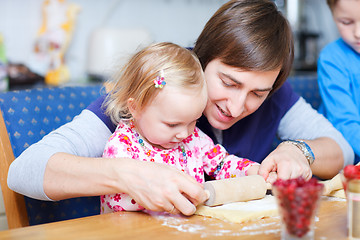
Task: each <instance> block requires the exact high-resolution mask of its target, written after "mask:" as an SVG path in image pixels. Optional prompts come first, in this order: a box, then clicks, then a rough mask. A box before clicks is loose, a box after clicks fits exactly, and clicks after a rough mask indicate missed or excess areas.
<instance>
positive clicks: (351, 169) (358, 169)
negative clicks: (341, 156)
mask: <svg viewBox="0 0 360 240" xmlns="http://www.w3.org/2000/svg"><path fill="white" fill-rule="evenodd" d="M344 176H345V177H346V178H347V179H348V180H350V179H360V165H357V166H354V165H347V166H346V167H345V168H344Z"/></svg>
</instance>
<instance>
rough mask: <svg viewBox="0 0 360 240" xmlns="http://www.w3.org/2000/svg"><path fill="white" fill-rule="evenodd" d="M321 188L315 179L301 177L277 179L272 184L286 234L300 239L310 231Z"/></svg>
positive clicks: (322, 186)
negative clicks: (306, 179)
mask: <svg viewBox="0 0 360 240" xmlns="http://www.w3.org/2000/svg"><path fill="white" fill-rule="evenodd" d="M323 188H324V185H323V184H321V183H319V182H318V181H317V180H316V179H315V178H312V179H311V180H309V181H305V180H304V179H303V178H302V177H299V178H296V179H289V180H281V179H279V180H277V181H276V182H275V183H274V184H273V192H274V194H275V196H276V198H277V202H278V206H279V211H280V215H281V216H282V221H283V222H284V223H285V225H286V228H287V231H288V233H290V234H291V235H294V236H297V237H302V236H304V235H305V234H306V233H307V232H308V231H309V230H310V226H311V224H312V222H313V220H314V216H315V214H316V210H317V208H318V202H319V201H318V200H319V199H320V197H321V193H322V190H323Z"/></svg>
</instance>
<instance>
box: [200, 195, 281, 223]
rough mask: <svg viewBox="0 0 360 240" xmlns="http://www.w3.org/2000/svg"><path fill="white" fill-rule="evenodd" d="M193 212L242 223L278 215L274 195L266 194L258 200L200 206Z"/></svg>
mask: <svg viewBox="0 0 360 240" xmlns="http://www.w3.org/2000/svg"><path fill="white" fill-rule="evenodd" d="M195 214H197V215H201V216H207V217H212V218H218V219H221V220H226V221H230V222H234V223H242V222H248V221H253V220H257V219H261V218H264V217H272V216H278V210H277V205H276V200H275V197H274V196H271V195H266V196H265V197H264V198H262V199H259V200H252V201H247V202H235V203H228V204H224V205H221V206H216V207H208V206H200V207H199V208H198V209H197V211H196V213H195Z"/></svg>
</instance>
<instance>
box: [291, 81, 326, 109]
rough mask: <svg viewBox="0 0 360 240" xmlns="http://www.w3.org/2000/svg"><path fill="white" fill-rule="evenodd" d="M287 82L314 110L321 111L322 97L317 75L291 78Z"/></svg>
mask: <svg viewBox="0 0 360 240" xmlns="http://www.w3.org/2000/svg"><path fill="white" fill-rule="evenodd" d="M287 81H288V82H289V83H290V85H291V86H292V87H293V89H294V91H295V92H296V93H297V94H299V95H300V96H302V97H303V98H304V99H305V100H306V102H308V103H310V104H311V106H312V107H313V108H314V109H316V110H317V109H319V106H320V104H321V96H320V92H319V85H318V81H317V75H316V74H309V75H300V76H291V77H289V78H288V80H287Z"/></svg>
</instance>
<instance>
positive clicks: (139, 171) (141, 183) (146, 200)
mask: <svg viewBox="0 0 360 240" xmlns="http://www.w3.org/2000/svg"><path fill="white" fill-rule="evenodd" d="M132 164H133V165H134V168H131V169H135V171H126V173H125V174H126V178H127V181H126V185H127V191H126V193H128V194H129V195H130V196H131V197H132V198H133V199H134V200H135V201H136V202H137V203H138V204H140V205H141V206H142V207H144V208H146V209H148V210H151V211H166V212H170V213H172V214H178V213H182V214H184V215H188V216H189V215H192V214H194V213H195V211H196V206H197V205H198V204H200V203H203V202H204V201H206V200H207V198H208V195H207V194H206V193H205V191H204V189H203V186H202V185H201V184H200V183H198V182H196V180H195V179H194V178H192V177H191V176H189V175H188V174H186V173H184V172H182V171H180V170H178V169H176V168H174V167H172V166H168V165H165V164H159V163H153V162H141V161H133V163H132ZM131 169H130V170H131ZM123 170H124V169H123ZM122 174H124V173H122ZM123 177H125V176H122V177H121V178H123Z"/></svg>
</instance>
